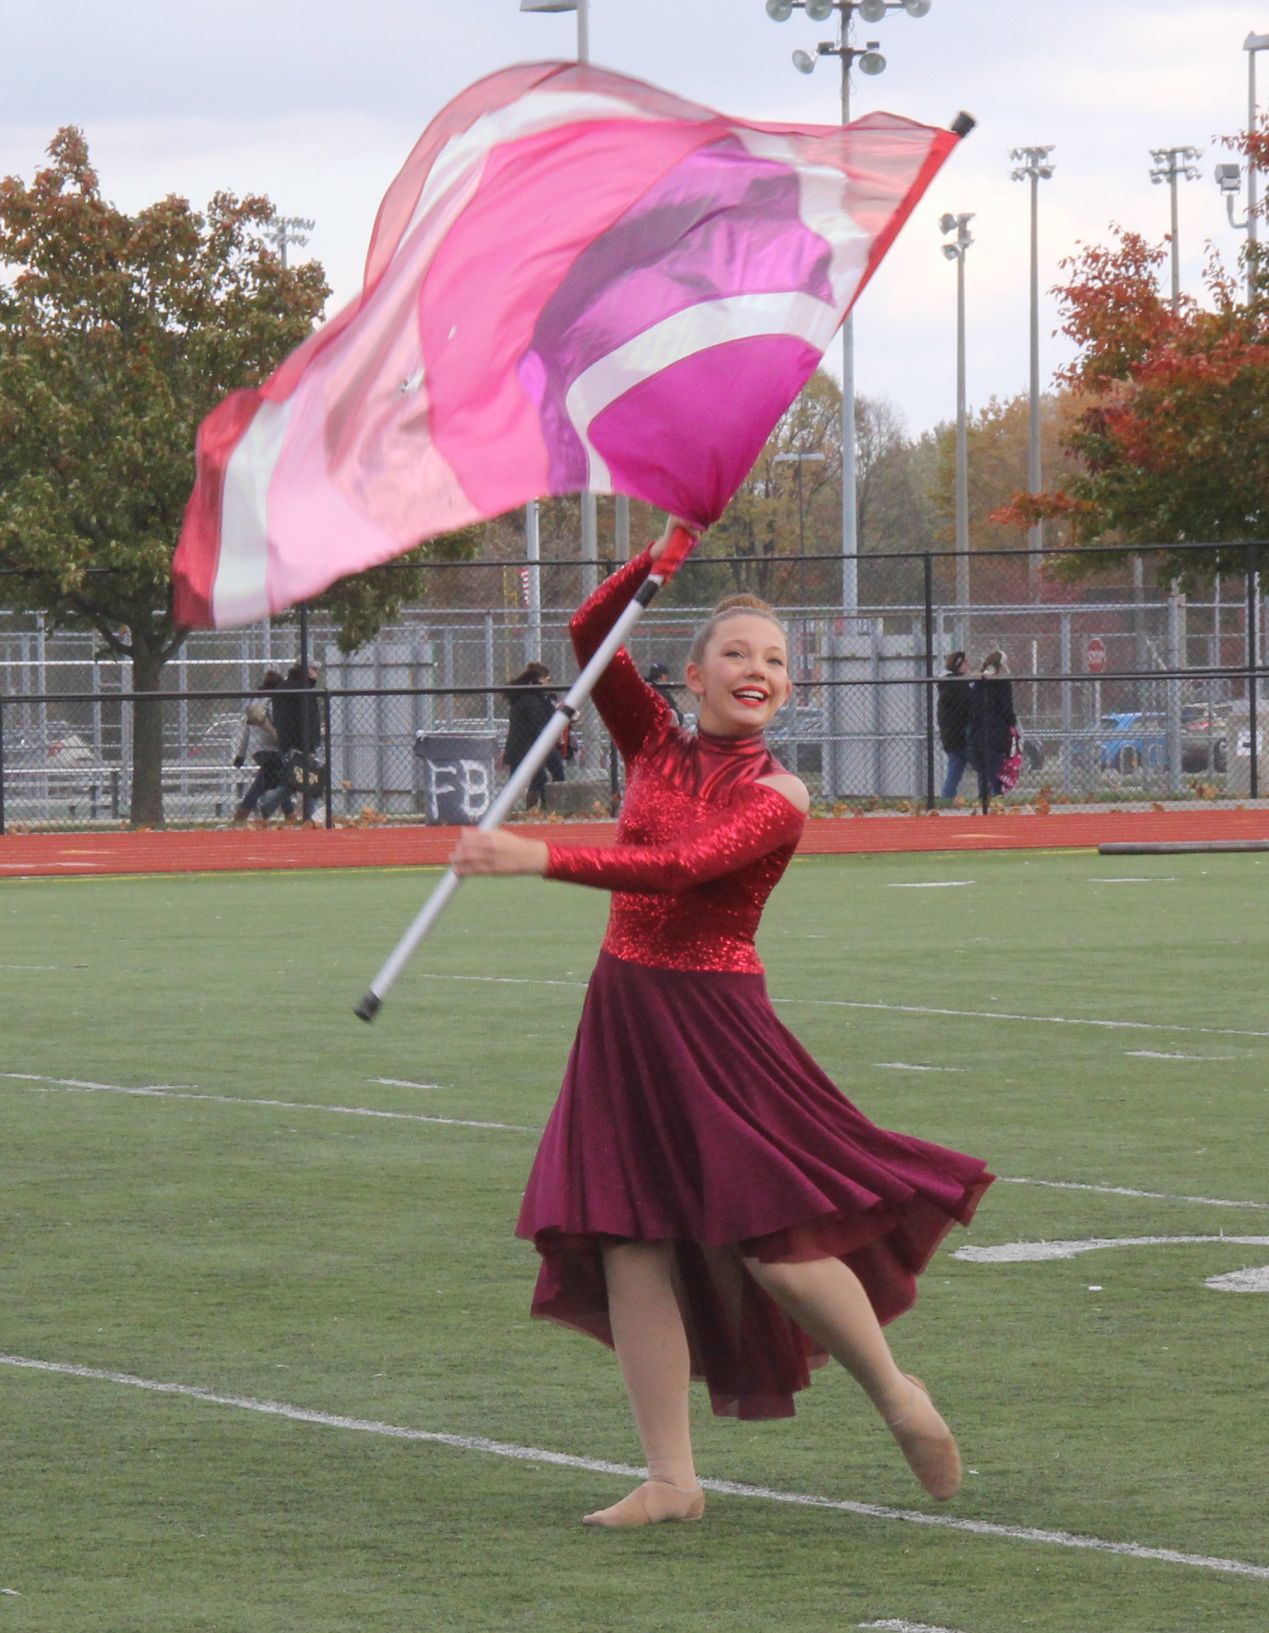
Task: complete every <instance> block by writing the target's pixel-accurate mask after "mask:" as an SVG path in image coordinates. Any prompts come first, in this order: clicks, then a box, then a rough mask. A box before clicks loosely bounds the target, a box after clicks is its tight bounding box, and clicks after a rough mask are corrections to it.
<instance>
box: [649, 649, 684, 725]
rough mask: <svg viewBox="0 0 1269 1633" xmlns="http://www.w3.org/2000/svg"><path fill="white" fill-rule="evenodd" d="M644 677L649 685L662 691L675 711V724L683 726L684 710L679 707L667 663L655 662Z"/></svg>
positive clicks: (662, 694)
mask: <svg viewBox="0 0 1269 1633" xmlns="http://www.w3.org/2000/svg"><path fill="white" fill-rule="evenodd" d="M644 679H645V680H646V681H647V682H648V685H649V686H655V687H656V689H657V691H658V692H660V694H661V696H662V697H663V698H664V699H665V701H666V702H667V703H668V704H669V705H670V708H671V709H672V710H673V711H674V723H675V725H676V726H681V725H682V724H683V711H682V709H680V708H679V706H678V704H677V703H676V702H675V700H674V688H673V687H672V686H671V685H670V671H669V670H668V669H667V668H666V666H665V664H663V663H654V664H653V665H652V667H651V669H649V670H648V673H647V675H646V676H645V677H644Z"/></svg>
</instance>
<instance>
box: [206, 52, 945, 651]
mask: <svg viewBox="0 0 1269 1633" xmlns="http://www.w3.org/2000/svg"><path fill="white" fill-rule="evenodd" d="M955 142H956V137H955V136H954V135H953V134H951V133H950V132H948V131H944V130H940V129H936V128H933V127H931V126H928V125H920V124H915V123H913V122H912V121H910V120H906V119H901V118H898V117H896V116H894V115H892V114H872V115H869V116H868V117H867V118H864V119H861V120H857V121H856V122H855V123H854V124H852V125H849V126H846V127H844V128H843V127H836V126H833V127H821V126H788V125H771V124H751V123H745V122H743V121H740V120H736V119H729V118H725V117H724V116H722V115H720V114H717V113H714V112H712V111H711V110H710V109H708V108H703V107H699V106H697V105H695V104H693V103H690V102H685V101H683V100H681V99H680V98H678V97H675V96H672V95H670V94H668V93H667V92H664V91H660V90H657V89H656V88H655V87H653V86H650V85H645V84H642V83H641V82H639V81H637V80H632V79H627V78H624V77H622V76H621V75H618V74H613V73H609V72H606V71H604V70H602V69H597V68H591V67H587V66H580V65H577V64H572V63H567V64H561V63H545V64H543V63H539V64H534V65H528V66H521V67H518V68H511V69H507V70H505V71H504V72H502V73H498V74H495V75H493V76H492V77H490V78H489V79H485V80H482V81H480V82H479V83H478V84H476V85H474V86H472V87H471V88H470V89H468V90H467V91H465V92H463V94H462V95H461V96H459V97H458V98H457V99H456V100H455V101H454V102H452V103H451V104H450V105H449V106H448V107H447V108H446V109H445V110H444V111H443V112H442V113H441V114H440V115H439V116H438V117H437V118H436V119H435V120H434V121H433V123H432V124H431V125H430V126H429V128H428V129H427V131H426V132H425V133H424V135H423V136H422V138H421V139H420V141H419V143H418V145H417V146H416V147H415V149H414V151H413V153H411V155H410V157H409V159H408V160H407V161H406V164H405V167H404V168H403V169H402V171H401V173H400V175H399V176H398V177H397V178H396V180H395V181H394V182H393V184H392V186H391V188H390V189H389V190H388V193H387V195H386V197H385V198H384V201H383V203H382V205H381V206H380V209H379V215H378V219H377V221H376V223H375V229H374V234H373V237H372V239H371V243H370V250H369V254H368V257H367V261H366V273H365V281H364V287H363V290H362V293H361V295H360V296H359V297H358V298H357V299H356V300H355V301H354V302H353V303H352V304H351V305H350V306H348V307H347V308H346V309H345V310H344V311H343V312H341V313H340V314H339V315H338V316H337V317H335V318H334V319H332V320H331V321H330V322H329V323H327V324H326V325H325V326H324V327H323V328H322V329H320V330H318V331H317V332H316V333H315V334H313V335H312V336H311V337H310V338H309V339H308V340H307V341H306V342H305V343H304V345H302V346H301V347H300V348H299V349H298V350H297V351H296V352H294V353H293V354H292V355H291V357H289V358H288V359H287V360H286V362H284V363H283V364H282V365H281V367H280V368H278V369H277V371H276V372H275V373H274V374H273V375H272V376H271V377H270V379H269V380H268V381H266V383H265V384H264V385H263V386H262V387H261V388H260V389H259V390H256V391H239V392H235V393H233V394H232V395H231V396H229V397H228V398H226V400H225V401H224V402H223V403H221V404H220V406H219V407H218V408H217V409H215V410H214V412H213V413H211V414H210V415H209V416H208V417H207V419H206V420H205V421H204V422H203V424H202V426H201V427H200V430H199V435H198V449H197V479H196V482H195V486H194V491H193V493H192V495H191V497H190V500H189V504H188V507H187V510H186V516H185V525H184V528H183V531H182V534H181V540H180V545H179V548H178V550H177V553H176V560H175V564H174V574H175V580H176V616H177V619H178V620H179V622H180V623H181V624H183V625H185V626H187V627H194V626H203V625H216V626H224V625H232V624H241V623H247V622H251V621H253V620H255V619H258V618H262V617H265V616H267V615H268V614H270V613H273V612H277V611H280V610H281V609H283V608H285V607H288V606H291V605H293V604H294V603H296V602H298V601H303V600H305V599H307V598H308V597H310V596H313V595H315V594H317V593H319V592H320V591H321V590H323V589H325V588H326V587H327V586H328V585H329V584H331V583H333V582H334V581H335V580H336V579H339V578H343V577H345V576H347V575H348V574H349V573H355V572H360V571H362V570H364V569H365V568H367V567H371V566H374V565H375V564H377V563H379V562H383V561H387V560H389V559H391V558H392V557H394V556H397V555H400V554H401V553H402V552H403V551H406V550H408V549H410V548H412V547H413V546H414V545H416V544H418V543H419V542H421V541H422V540H424V539H428V538H432V537H435V536H436V535H438V534H441V533H446V532H451V531H453V530H454V529H456V528H459V527H462V526H465V525H467V524H469V523H472V522H477V521H481V520H484V519H487V518H489V517H492V516H497V515H500V514H501V513H502V512H504V511H506V510H509V509H511V508H513V507H515V506H517V505H522V504H524V503H526V502H527V501H528V500H530V499H534V498H539V497H542V496H544V495H558V494H568V493H576V492H579V491H581V490H583V489H589V490H591V491H592V492H595V493H601V494H603V493H625V494H628V495H630V496H631V497H633V498H638V499H643V500H646V501H647V502H648V503H650V504H652V505H655V506H656V507H657V508H659V509H662V510H666V511H669V512H671V513H673V514H676V515H680V516H682V517H684V518H685V519H687V520H688V521H690V522H691V523H693V524H695V525H696V526H697V527H699V528H704V527H707V526H708V525H709V524H710V523H711V522H713V521H714V520H716V518H717V517H718V516H719V515H720V514H721V513H722V511H723V509H724V508H725V506H726V504H727V502H728V500H729V499H730V498H731V496H732V494H733V493H734V492H735V491H736V489H737V488H738V487H739V485H740V483H741V482H742V481H743V480H744V478H745V475H746V473H747V472H748V470H749V468H750V466H751V465H752V463H753V461H754V459H755V458H756V457H757V455H758V453H759V452H760V451H761V449H762V447H763V444H764V443H765V442H766V439H767V437H768V436H769V435H770V433H771V430H772V428H773V426H774V425H775V423H776V421H777V420H778V419H779V417H780V415H781V414H782V413H783V412H784V411H785V409H786V408H787V407H788V406H789V404H790V403H791V402H792V401H793V400H794V398H795V397H796V396H797V394H798V392H799V390H800V389H801V387H802V386H803V384H804V383H805V381H806V380H807V378H808V377H809V376H810V375H811V374H812V372H813V371H814V369H815V367H816V365H817V364H818V362H819V360H820V357H821V356H822V354H823V352H824V350H825V348H826V346H827V345H828V343H829V341H830V340H831V339H832V336H833V334H834V332H835V330H836V329H837V328H838V326H839V324H840V323H841V321H842V319H843V318H844V317H845V315H846V313H847V311H848V310H849V308H850V306H851V304H852V302H853V301H854V299H855V298H856V296H857V295H858V294H859V291H860V290H861V289H862V288H863V286H864V284H865V283H866V282H867V280H868V278H869V277H870V275H871V274H872V272H873V270H874V268H875V267H876V265H877V263H878V262H879V261H880V259H881V257H882V255H883V254H884V253H885V250H886V248H887V247H888V245H889V244H890V241H891V240H892V238H893V237H894V235H895V233H896V232H897V231H898V229H899V227H900V225H901V224H902V222H903V221H904V219H905V218H906V217H907V215H908V213H909V212H910V211H911V209H912V207H913V205H914V204H915V203H916V201H917V199H918V198H919V197H920V196H921V194H922V193H923V192H924V190H925V188H926V186H927V185H928V183H929V182H930V180H931V179H932V177H933V176H934V174H935V172H936V171H937V170H938V168H939V166H940V165H941V164H942V162H943V160H944V159H945V158H946V156H947V154H948V152H949V151H950V150H951V148H952V147H953V146H954V145H955Z"/></svg>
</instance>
